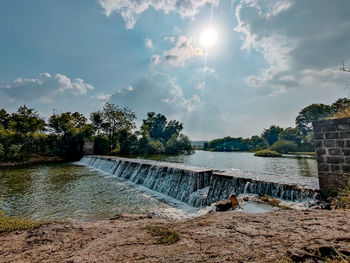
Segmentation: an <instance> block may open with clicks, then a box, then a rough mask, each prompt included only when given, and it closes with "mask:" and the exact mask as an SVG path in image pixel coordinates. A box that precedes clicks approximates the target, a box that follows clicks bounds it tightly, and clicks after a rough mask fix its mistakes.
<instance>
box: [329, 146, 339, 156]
mask: <svg viewBox="0 0 350 263" xmlns="http://www.w3.org/2000/svg"><path fill="white" fill-rule="evenodd" d="M328 154H329V155H332V156H340V154H341V152H340V149H338V148H330V149H328Z"/></svg>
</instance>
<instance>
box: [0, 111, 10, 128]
mask: <svg viewBox="0 0 350 263" xmlns="http://www.w3.org/2000/svg"><path fill="white" fill-rule="evenodd" d="M9 122H10V114H8V113H7V111H6V110H5V109H1V110H0V125H1V126H2V127H3V128H4V129H8V125H9Z"/></svg>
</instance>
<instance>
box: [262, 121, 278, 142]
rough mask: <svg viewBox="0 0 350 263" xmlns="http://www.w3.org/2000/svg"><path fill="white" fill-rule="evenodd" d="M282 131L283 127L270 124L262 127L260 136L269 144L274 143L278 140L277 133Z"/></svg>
mask: <svg viewBox="0 0 350 263" xmlns="http://www.w3.org/2000/svg"><path fill="white" fill-rule="evenodd" d="M282 131H283V128H281V127H279V126H275V125H272V126H270V128H268V129H264V131H263V133H262V134H261V137H262V138H264V139H265V140H266V141H267V143H268V144H269V145H272V144H274V143H275V142H276V141H277V140H278V135H279V134H280V133H281V132H282Z"/></svg>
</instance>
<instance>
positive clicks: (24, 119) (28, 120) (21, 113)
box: [8, 105, 45, 135]
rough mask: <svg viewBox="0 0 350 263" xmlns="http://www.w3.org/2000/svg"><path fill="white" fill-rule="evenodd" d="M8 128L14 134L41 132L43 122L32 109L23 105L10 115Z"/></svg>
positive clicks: (43, 126) (43, 125)
mask: <svg viewBox="0 0 350 263" xmlns="http://www.w3.org/2000/svg"><path fill="white" fill-rule="evenodd" d="M8 126H9V128H10V129H11V130H13V131H15V132H16V133H18V134H24V135H25V134H32V133H34V132H38V131H43V130H44V128H45V121H44V120H43V119H41V118H40V117H39V114H38V113H37V112H36V111H35V110H34V109H30V108H27V106H26V105H23V106H21V107H19V108H18V110H17V112H14V113H12V115H11V119H10V121H9V124H8Z"/></svg>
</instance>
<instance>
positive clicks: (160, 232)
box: [145, 226, 180, 246]
mask: <svg viewBox="0 0 350 263" xmlns="http://www.w3.org/2000/svg"><path fill="white" fill-rule="evenodd" d="M145 229H146V230H147V231H148V232H149V233H150V234H151V235H152V236H154V237H156V238H157V239H156V243H157V244H159V245H165V246H169V245H172V244H174V243H176V242H178V241H179V240H180V236H179V234H178V233H176V232H175V231H173V230H170V229H167V228H164V227H159V226H146V228H145Z"/></svg>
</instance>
